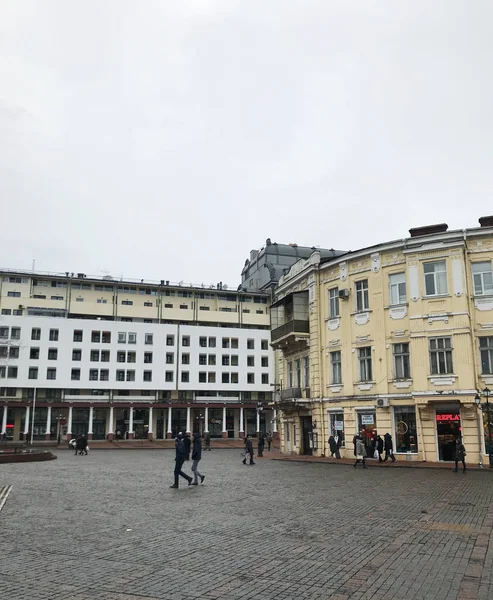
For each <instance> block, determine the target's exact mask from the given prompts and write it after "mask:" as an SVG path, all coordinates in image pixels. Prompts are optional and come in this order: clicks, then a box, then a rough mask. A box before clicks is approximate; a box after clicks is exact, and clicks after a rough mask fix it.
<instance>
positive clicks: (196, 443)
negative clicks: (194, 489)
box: [192, 433, 205, 485]
mask: <svg viewBox="0 0 493 600" xmlns="http://www.w3.org/2000/svg"><path fill="white" fill-rule="evenodd" d="M201 458H202V441H201V439H200V433H194V434H193V449H192V471H193V483H192V485H198V484H199V481H198V478H199V477H200V483H204V479H205V475H201V474H200V473H199V470H198V466H199V461H200V459H201Z"/></svg>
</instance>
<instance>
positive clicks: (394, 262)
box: [382, 258, 407, 268]
mask: <svg viewBox="0 0 493 600" xmlns="http://www.w3.org/2000/svg"><path fill="white" fill-rule="evenodd" d="M406 262H407V261H406V259H405V258H401V259H396V260H390V261H388V262H384V263H382V267H384V268H385V267H395V266H397V265H405V264H406Z"/></svg>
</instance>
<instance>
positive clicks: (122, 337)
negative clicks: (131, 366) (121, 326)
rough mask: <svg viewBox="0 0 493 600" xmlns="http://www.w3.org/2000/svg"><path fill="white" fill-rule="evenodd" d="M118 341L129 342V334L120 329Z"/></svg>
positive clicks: (121, 342)
mask: <svg viewBox="0 0 493 600" xmlns="http://www.w3.org/2000/svg"><path fill="white" fill-rule="evenodd" d="M118 343H119V344H126V343H127V334H126V333H125V332H124V331H120V332H119V333H118Z"/></svg>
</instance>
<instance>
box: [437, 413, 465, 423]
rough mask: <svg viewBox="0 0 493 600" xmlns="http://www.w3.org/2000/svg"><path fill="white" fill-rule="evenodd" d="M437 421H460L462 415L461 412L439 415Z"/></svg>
mask: <svg viewBox="0 0 493 600" xmlns="http://www.w3.org/2000/svg"><path fill="white" fill-rule="evenodd" d="M437 421H453V422H456V423H458V422H460V415H459V414H452V413H450V414H444V415H437Z"/></svg>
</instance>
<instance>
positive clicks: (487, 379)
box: [481, 375, 493, 385]
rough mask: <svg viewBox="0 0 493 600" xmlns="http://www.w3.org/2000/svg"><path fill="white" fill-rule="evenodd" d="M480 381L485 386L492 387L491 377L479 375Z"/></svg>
mask: <svg viewBox="0 0 493 600" xmlns="http://www.w3.org/2000/svg"><path fill="white" fill-rule="evenodd" d="M481 380H482V382H483V383H484V384H485V385H493V375H481Z"/></svg>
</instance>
